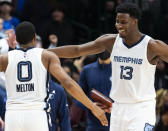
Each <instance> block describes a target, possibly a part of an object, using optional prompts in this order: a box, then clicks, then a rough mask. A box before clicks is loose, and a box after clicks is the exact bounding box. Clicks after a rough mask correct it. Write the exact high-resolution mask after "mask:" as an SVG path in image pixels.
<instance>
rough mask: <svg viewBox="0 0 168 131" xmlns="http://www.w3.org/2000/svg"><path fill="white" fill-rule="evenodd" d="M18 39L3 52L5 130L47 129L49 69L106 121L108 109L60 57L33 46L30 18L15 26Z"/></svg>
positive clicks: (63, 84)
mask: <svg viewBox="0 0 168 131" xmlns="http://www.w3.org/2000/svg"><path fill="white" fill-rule="evenodd" d="M16 40H17V41H18V42H19V43H20V46H21V48H20V49H16V50H13V51H10V52H8V54H5V55H0V71H4V72H5V77H6V90H7V104H6V114H5V131H48V122H47V115H46V112H45V111H44V108H46V103H45V100H46V98H47V88H46V86H47V84H46V83H47V70H48V71H49V72H50V73H51V74H52V75H53V76H54V77H55V78H57V79H58V80H59V81H60V83H61V84H62V86H63V87H64V88H65V89H66V90H67V92H69V93H70V94H71V95H72V96H74V97H75V98H76V99H77V100H79V101H81V102H82V103H83V104H84V105H85V106H86V107H88V108H89V109H90V110H91V111H92V112H93V114H94V115H95V116H96V117H97V118H98V119H99V120H100V121H101V123H102V124H103V125H107V119H106V117H105V112H104V111H103V110H102V109H100V108H99V107H98V106H96V105H94V104H93V103H92V102H91V101H90V100H89V99H88V97H86V95H85V94H84V92H83V91H82V90H81V88H80V87H79V86H78V84H77V83H76V82H75V81H74V80H72V79H71V78H70V77H69V76H68V75H67V74H66V73H65V71H64V70H63V69H62V68H61V66H60V61H59V59H58V57H57V56H56V55H55V54H54V53H52V52H49V51H47V50H44V49H40V48H34V47H33V46H34V45H35V43H36V35H35V28H34V26H33V25H32V24H31V23H29V22H22V23H21V24H19V25H18V26H17V27H16Z"/></svg>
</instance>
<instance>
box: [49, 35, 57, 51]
mask: <svg viewBox="0 0 168 131" xmlns="http://www.w3.org/2000/svg"><path fill="white" fill-rule="evenodd" d="M49 41H50V45H49V47H48V48H49V49H51V48H55V47H57V43H58V37H57V36H56V35H55V34H50V35H49Z"/></svg>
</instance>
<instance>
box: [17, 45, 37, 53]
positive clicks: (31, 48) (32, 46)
mask: <svg viewBox="0 0 168 131" xmlns="http://www.w3.org/2000/svg"><path fill="white" fill-rule="evenodd" d="M33 48H34V47H33V46H31V47H29V48H27V49H23V48H16V50H21V51H24V52H26V51H28V50H30V49H33Z"/></svg>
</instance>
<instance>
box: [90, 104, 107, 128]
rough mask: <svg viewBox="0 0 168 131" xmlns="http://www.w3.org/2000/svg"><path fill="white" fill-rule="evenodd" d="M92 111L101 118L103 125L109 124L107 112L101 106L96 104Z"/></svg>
mask: <svg viewBox="0 0 168 131" xmlns="http://www.w3.org/2000/svg"><path fill="white" fill-rule="evenodd" d="M91 111H92V113H93V114H94V115H95V116H96V117H97V118H98V119H99V121H100V122H101V124H102V125H103V126H108V121H107V118H106V115H105V112H104V111H103V110H102V109H101V108H100V107H98V106H97V105H96V104H94V108H93V109H92V110H91Z"/></svg>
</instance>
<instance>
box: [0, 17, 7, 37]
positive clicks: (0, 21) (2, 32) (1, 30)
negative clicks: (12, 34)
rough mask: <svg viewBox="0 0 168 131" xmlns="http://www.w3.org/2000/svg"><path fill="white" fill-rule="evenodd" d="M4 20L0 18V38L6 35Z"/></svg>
mask: <svg viewBox="0 0 168 131" xmlns="http://www.w3.org/2000/svg"><path fill="white" fill-rule="evenodd" d="M3 25H4V20H3V18H0V39H3V38H5V37H6V34H5V30H4V28H3V27H4V26H3Z"/></svg>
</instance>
